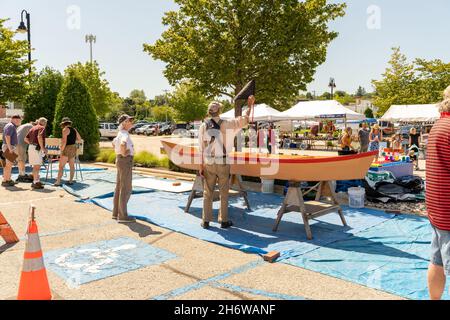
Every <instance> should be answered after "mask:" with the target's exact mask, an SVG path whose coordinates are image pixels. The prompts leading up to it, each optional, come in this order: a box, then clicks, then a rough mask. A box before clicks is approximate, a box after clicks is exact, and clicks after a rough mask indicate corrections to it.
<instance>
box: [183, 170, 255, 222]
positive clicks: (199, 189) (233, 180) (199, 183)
mask: <svg viewBox="0 0 450 320" xmlns="http://www.w3.org/2000/svg"><path fill="white" fill-rule="evenodd" d="M241 179H242V178H241V176H238V175H234V174H233V175H231V176H230V196H231V197H236V196H240V197H242V198H244V202H245V205H246V206H247V209H248V210H251V209H250V202H249V201H248V196H247V191H245V189H244V187H243V186H242V180H241ZM235 186H236V188H233V187H235ZM197 198H203V178H202V177H201V176H200V174H198V173H197V176H196V177H195V181H194V185H193V186H192V191H191V194H190V195H189V199H188V202H187V205H186V208H185V209H184V212H186V213H188V212H189V209H190V208H191V204H192V201H193V200H194V199H197ZM218 198H219V194H218V190H214V197H213V199H214V201H217V200H218Z"/></svg>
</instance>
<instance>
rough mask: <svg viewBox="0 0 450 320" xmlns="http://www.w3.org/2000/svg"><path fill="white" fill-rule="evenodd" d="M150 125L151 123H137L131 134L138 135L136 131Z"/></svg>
mask: <svg viewBox="0 0 450 320" xmlns="http://www.w3.org/2000/svg"><path fill="white" fill-rule="evenodd" d="M147 125H149V123H147V122H140V123H136V124H135V125H134V126H133V128H131V129H130V133H132V134H133V133H136V130H137V129H139V128H142V127H143V126H147Z"/></svg>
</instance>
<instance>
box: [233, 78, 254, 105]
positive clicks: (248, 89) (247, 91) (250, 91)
mask: <svg viewBox="0 0 450 320" xmlns="http://www.w3.org/2000/svg"><path fill="white" fill-rule="evenodd" d="M255 93H256V81H255V80H252V81H250V82H249V83H247V84H246V85H245V87H244V88H243V89H242V90H241V92H239V93H238V94H237V96H236V97H235V98H234V101H236V100H240V99H242V100H246V99H248V98H249V97H250V96H254V95H255Z"/></svg>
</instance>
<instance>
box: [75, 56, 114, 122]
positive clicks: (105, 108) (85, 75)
mask: <svg viewBox="0 0 450 320" xmlns="http://www.w3.org/2000/svg"><path fill="white" fill-rule="evenodd" d="M68 69H69V70H73V71H74V72H76V73H77V74H78V76H79V78H80V79H81V80H82V81H83V83H84V84H85V85H86V86H87V88H88V90H89V93H90V94H91V98H92V105H93V106H94V109H95V111H96V113H97V116H99V117H104V116H105V115H106V114H107V113H108V112H109V111H110V108H111V104H112V102H113V99H114V98H113V92H112V91H111V89H110V87H109V83H108V81H106V79H104V76H105V73H104V72H103V71H101V70H100V67H99V65H98V63H97V62H94V63H90V62H86V63H84V64H83V63H81V62H78V63H76V64H73V65H70V66H68Z"/></svg>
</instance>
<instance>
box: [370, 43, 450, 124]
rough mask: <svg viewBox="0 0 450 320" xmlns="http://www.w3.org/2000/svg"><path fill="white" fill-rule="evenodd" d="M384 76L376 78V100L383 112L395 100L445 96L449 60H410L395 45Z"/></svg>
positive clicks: (434, 99)
mask: <svg viewBox="0 0 450 320" xmlns="http://www.w3.org/2000/svg"><path fill="white" fill-rule="evenodd" d="M393 50H394V52H393V54H392V57H391V60H390V61H389V67H388V68H387V69H386V72H385V73H384V74H383V78H382V79H381V80H378V81H375V80H374V81H373V84H374V87H375V99H374V104H375V105H376V106H378V107H379V115H383V114H384V113H385V112H386V111H387V109H388V108H389V107H390V106H391V105H394V104H432V103H437V102H439V101H441V100H442V93H443V91H444V90H445V88H447V86H448V84H449V83H450V63H445V62H443V61H441V60H431V61H427V60H424V59H415V60H414V62H408V61H407V58H406V56H405V55H404V54H402V53H401V52H400V49H399V48H394V49H393Z"/></svg>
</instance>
